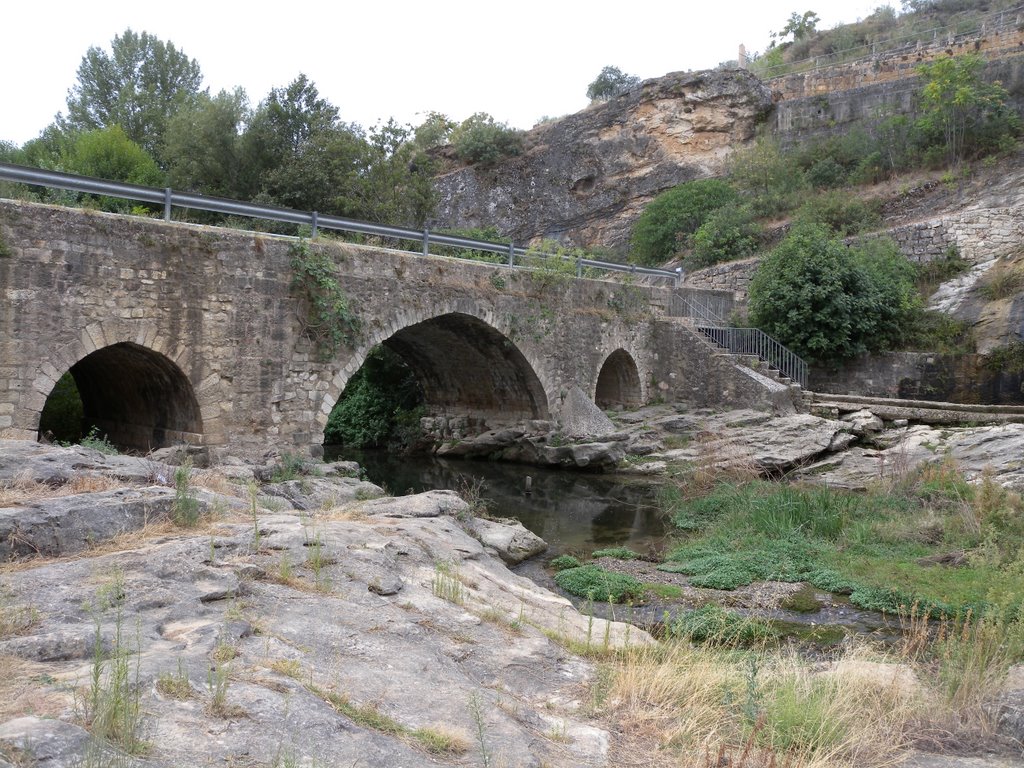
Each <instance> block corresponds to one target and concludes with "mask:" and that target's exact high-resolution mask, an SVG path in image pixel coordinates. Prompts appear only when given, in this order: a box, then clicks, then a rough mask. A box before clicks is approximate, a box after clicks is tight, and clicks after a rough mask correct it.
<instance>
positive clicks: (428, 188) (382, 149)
mask: <svg viewBox="0 0 1024 768" xmlns="http://www.w3.org/2000/svg"><path fill="white" fill-rule="evenodd" d="M416 139H417V134H416V133H414V131H413V129H412V128H411V127H408V126H402V125H399V124H398V123H396V122H395V121H394V120H388V122H386V123H382V124H380V125H377V126H374V127H373V128H371V129H370V132H369V134H368V136H367V138H366V141H365V142H364V143H365V151H364V152H363V156H362V160H361V164H360V167H359V171H358V173H357V174H356V176H355V177H354V179H353V180H352V182H353V183H352V184H351V185H350V187H349V189H348V190H346V193H345V203H346V206H347V208H348V209H349V213H348V214H347V215H350V216H355V217H357V218H362V219H369V220H370V221H376V222H380V223H382V224H391V225H393V226H394V225H398V226H410V227H422V226H423V225H424V223H425V222H426V220H427V218H428V217H429V216H430V214H431V213H432V212H433V208H434V201H435V193H434V187H433V184H432V180H433V173H432V171H433V169H434V166H435V163H434V162H433V161H432V159H431V158H430V157H429V156H428V155H426V154H425V153H424V152H423V150H422V149H421V148H420V146H419V144H418V142H417V140H416Z"/></svg>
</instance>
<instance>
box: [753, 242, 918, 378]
mask: <svg viewBox="0 0 1024 768" xmlns="http://www.w3.org/2000/svg"><path fill="white" fill-rule="evenodd" d="M913 280H914V270H913V267H911V266H910V265H909V264H908V263H907V262H906V260H905V259H903V257H902V256H900V255H899V252H898V250H897V249H896V247H895V246H894V245H892V244H891V243H889V242H887V241H885V240H870V241H867V242H866V243H865V244H863V245H861V246H858V247H856V248H852V249H851V248H847V246H846V245H845V244H844V243H843V241H842V240H841V239H840V238H839V237H837V236H835V235H833V234H832V233H831V232H830V231H829V230H828V228H827V227H825V226H824V225H822V224H817V223H806V222H802V223H798V224H796V225H794V227H793V229H792V231H791V232H790V234H789V235H788V236H787V237H786V239H785V240H783V241H782V243H780V244H779V246H778V247H777V248H775V250H773V251H772V252H771V254H769V256H768V257H767V258H766V259H765V260H764V261H763V262H762V263H761V266H760V267H759V268H758V270H757V273H756V274H755V275H754V279H753V280H752V281H751V284H750V304H749V307H750V319H751V320H752V322H753V323H754V324H755V325H757V327H759V328H761V329H762V330H764V331H765V332H767V333H769V334H771V335H772V336H775V337H776V338H777V339H779V340H780V341H781V342H782V343H783V344H786V345H787V346H789V347H790V348H791V349H792V350H793V351H794V352H796V353H797V354H799V355H802V356H804V357H806V358H808V359H810V360H813V361H816V362H827V361H834V360H840V359H844V358H849V357H853V356H855V355H858V354H861V353H862V352H865V351H869V350H871V351H876V350H881V349H887V348H891V347H893V346H896V345H897V344H898V343H899V341H900V340H901V339H902V338H903V337H904V334H905V333H906V332H907V331H908V329H910V328H912V327H913V326H914V324H915V322H916V319H917V316H918V315H919V314H920V302H919V300H918V299H917V298H916V293H915V291H914V282H913Z"/></svg>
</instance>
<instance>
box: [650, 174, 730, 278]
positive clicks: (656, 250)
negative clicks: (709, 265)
mask: <svg viewBox="0 0 1024 768" xmlns="http://www.w3.org/2000/svg"><path fill="white" fill-rule="evenodd" d="M735 201H736V192H734V191H733V189H732V187H730V186H729V185H728V184H727V183H725V182H724V181H722V180H721V179H698V180H696V181H686V182H683V183H682V184H679V185H678V186H675V187H673V188H672V189H670V190H668V191H666V192H662V193H661V194H660V195H658V196H657V197H656V198H654V200H652V201H651V202H650V203H649V204H648V205H647V207H646V208H644V210H643V213H641V214H640V217H639V218H638V219H637V220H636V224H634V225H633V234H632V236H631V238H630V252H631V255H632V257H633V258H634V259H636V260H637V261H638V262H639V263H641V264H660V263H662V262H664V261H666V260H668V259H670V258H672V256H673V255H675V254H676V253H677V252H678V251H679V249H680V248H681V247H683V246H684V245H685V244H686V242H687V241H688V240H689V238H690V236H691V235H693V234H694V233H695V232H696V231H697V229H698V228H699V227H700V226H701V225H702V224H703V223H704V222H705V221H707V219H708V217H709V216H711V214H712V213H714V212H715V211H716V210H718V209H719V208H721V207H723V206H725V205H728V204H729V203H733V202H735Z"/></svg>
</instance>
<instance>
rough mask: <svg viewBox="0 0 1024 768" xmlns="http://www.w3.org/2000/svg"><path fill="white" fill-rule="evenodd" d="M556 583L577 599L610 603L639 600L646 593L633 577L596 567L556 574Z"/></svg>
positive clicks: (572, 569)
mask: <svg viewBox="0 0 1024 768" xmlns="http://www.w3.org/2000/svg"><path fill="white" fill-rule="evenodd" d="M555 583H556V584H558V586H559V587H561V588H562V589H564V590H565V591H566V592H569V593H570V594H573V595H576V596H577V597H584V598H586V599H588V600H598V601H608V602H609V603H622V602H626V601H627V600H634V599H638V598H640V597H641V596H642V595H643V592H644V585H643V584H642V583H641V582H639V581H637V580H636V579H634V578H633V577H632V576H627V575H626V574H623V573H611V572H609V571H606V570H604V569H603V568H599V567H598V566H596V565H581V566H579V567H578V568H566V569H565V570H564V571H559V572H558V573H556V574H555Z"/></svg>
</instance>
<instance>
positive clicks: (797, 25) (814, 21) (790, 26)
mask: <svg viewBox="0 0 1024 768" xmlns="http://www.w3.org/2000/svg"><path fill="white" fill-rule="evenodd" d="M819 21H821V19H820V18H819V17H818V14H817V13H815V12H814V11H804V13H803V15H801V14H799V13H797V12H796V11H793V12H792V13H791V14H789V21H787V22H786V26H784V27H783V28H782V30H781V31H779V32H772V34H771V37H772V45H775V41H776V40H785V39H786V38H787V37H789V36H790V35H792V36H793V40H794V41H796V40H803V39H804V38H807V37H810V36H811V35H813V34H814V32H815V30H816V29H817V27H818V22H819Z"/></svg>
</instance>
